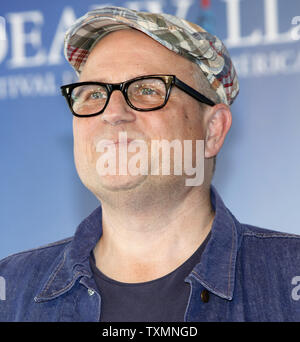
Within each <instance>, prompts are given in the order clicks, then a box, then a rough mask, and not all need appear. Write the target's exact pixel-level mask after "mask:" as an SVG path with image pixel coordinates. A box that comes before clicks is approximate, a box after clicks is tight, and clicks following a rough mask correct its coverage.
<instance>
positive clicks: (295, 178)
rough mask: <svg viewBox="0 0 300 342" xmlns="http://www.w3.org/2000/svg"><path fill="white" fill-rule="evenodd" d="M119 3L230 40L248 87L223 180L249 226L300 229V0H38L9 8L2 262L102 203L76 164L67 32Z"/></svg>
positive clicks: (1, 51) (222, 188)
mask: <svg viewBox="0 0 300 342" xmlns="http://www.w3.org/2000/svg"><path fill="white" fill-rule="evenodd" d="M103 5H117V6H124V7H130V8H133V9H139V10H146V11H153V12H167V13H170V14H176V15H178V16H181V17H184V18H186V19H188V20H190V21H194V22H196V23H198V24H200V25H202V26H204V27H205V28H206V29H207V30H209V31H211V32H212V33H214V34H216V35H218V36H219V37H220V38H221V39H222V40H223V41H224V43H225V44H226V45H227V47H228V49H229V51H230V52H231V55H232V57H233V60H234V62H235V64H236V68H237V71H238V75H239V79H240V86H241V91H240V94H239V96H238V98H237V100H236V102H235V103H234V105H233V106H232V112H233V125H232V128H231V130H230V133H229V135H228V137H227V140H226V142H225V145H224V147H223V149H222V151H221V153H220V154H219V156H218V159H217V169H216V173H215V177H214V181H213V183H214V184H215V186H216V187H217V189H218V190H219V192H220V194H221V195H222V197H223V199H224V201H225V203H226V204H227V206H228V207H229V208H230V209H231V211H232V212H233V213H234V214H235V215H236V217H237V218H238V219H239V220H241V221H242V222H246V223H250V224H254V225H259V226H262V227H266V228H270V229H275V230H281V231H286V232H292V233H298V234H300V224H299V223H298V220H299V209H298V208H299V204H300V177H299V176H300V162H299V147H300V133H299V128H300V110H299V98H300V92H299V90H300V1H299V0H211V1H209V0H206V1H205V0H200V1H199V0H184V1H182V0H151V1H150V0H143V1H113V0H112V1H92V0H85V1H83V0H72V1H71V0H52V1H51V2H48V1H47V2H46V1H43V2H42V1H38V0H27V1H16V0H15V1H6V2H1V5H0V121H1V124H0V142H1V143H0V158H1V161H0V165H1V166H0V182H1V193H0V204H1V205H0V229H1V235H0V258H2V257H4V256H6V255H8V254H11V253H14V252H18V251H22V250H25V249H29V248H34V247H38V246H40V245H42V244H46V243H48V242H53V241H56V240H59V239H62V238H65V237H67V236H70V235H73V233H74V231H75V229H76V227H77V225H78V224H79V223H80V221H81V220H82V219H83V218H84V217H86V216H87V215H88V214H89V213H90V212H91V211H92V210H93V209H94V208H95V207H96V206H97V205H98V202H97V200H96V198H95V197H94V196H93V195H92V194H91V193H89V192H88V190H86V189H85V188H84V186H83V185H82V184H81V182H80V180H79V178H78V176H77V174H76V170H75V166H74V163H73V146H72V143H73V142H72V115H71V113H70V112H69V110H68V108H67V106H66V103H65V102H64V101H65V100H64V99H63V98H62V96H61V95H60V93H59V86H60V85H62V84H64V83H70V82H73V81H75V80H76V77H75V75H74V73H73V72H72V70H71V68H70V67H69V65H68V64H67V62H66V61H65V60H64V57H63V50H62V47H63V35H64V32H65V30H66V28H68V27H69V25H70V24H71V23H72V22H73V21H74V20H75V19H76V18H78V17H80V16H81V15H83V14H85V13H86V12H87V11H88V10H90V9H92V8H95V7H99V6H103Z"/></svg>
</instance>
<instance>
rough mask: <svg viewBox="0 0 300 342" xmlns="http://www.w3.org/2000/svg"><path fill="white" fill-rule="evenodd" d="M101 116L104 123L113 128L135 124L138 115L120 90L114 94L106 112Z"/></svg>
mask: <svg viewBox="0 0 300 342" xmlns="http://www.w3.org/2000/svg"><path fill="white" fill-rule="evenodd" d="M100 116H101V119H102V121H104V122H105V123H108V124H111V125H112V126H116V125H119V124H123V123H126V122H133V121H135V119H136V114H135V113H134V112H133V109H131V108H130V107H129V106H128V104H127V102H126V100H125V98H124V96H123V94H122V92H121V91H119V90H115V91H113V92H112V94H111V96H110V99H109V102H108V104H107V106H106V108H105V111H104V112H103V113H102V114H101V115H100Z"/></svg>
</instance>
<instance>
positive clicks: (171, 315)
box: [90, 233, 210, 322]
mask: <svg viewBox="0 0 300 342" xmlns="http://www.w3.org/2000/svg"><path fill="white" fill-rule="evenodd" d="M209 237H210V233H209V234H208V236H207V237H206V239H205V241H204V242H203V243H202V244H201V246H200V247H199V248H198V249H197V250H196V252H195V253H194V254H193V255H192V256H191V257H190V258H189V259H188V260H186V261H185V262H184V263H183V264H182V265H181V266H179V267H178V268H177V269H176V270H174V271H173V272H171V273H169V274H167V275H165V276H163V277H161V278H158V279H155V280H151V281H147V282H143V283H122V282H119V281H116V280H113V279H111V278H108V277H107V276H106V275H104V274H103V273H102V272H101V271H100V270H99V269H98V268H97V267H96V264H95V258H94V255H93V252H92V253H91V256H90V265H91V269H92V272H93V275H94V279H95V281H96V284H97V287H98V290H99V293H100V295H101V315H100V322H183V321H184V314H185V310H186V307H187V304H188V299H189V295H190V284H189V283H187V282H185V281H184V279H185V278H186V277H187V276H188V275H189V274H190V272H191V271H192V269H193V268H194V266H195V265H196V264H197V263H199V261H200V257H201V254H202V252H203V250H204V248H205V245H206V243H207V241H208V240H209Z"/></svg>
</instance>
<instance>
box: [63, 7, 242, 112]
mask: <svg viewBox="0 0 300 342" xmlns="http://www.w3.org/2000/svg"><path fill="white" fill-rule="evenodd" d="M128 27H131V28H134V29H136V30H139V31H141V32H143V33H145V34H146V35H148V36H149V37H151V38H153V39H154V40H156V41H157V42H159V43H160V44H162V45H163V46H165V47H166V48H168V49H169V50H171V51H174V52H175V53H177V54H179V55H181V56H183V57H185V58H187V59H189V60H190V61H192V62H194V63H196V64H197V65H198V66H199V68H200V69H201V70H202V72H203V74H204V75H205V76H206V78H207V80H208V82H209V83H210V85H211V87H212V89H213V90H214V91H215V92H216V94H217V96H218V98H219V100H220V102H222V103H225V104H227V105H230V104H232V103H233V101H234V99H235V98H236V96H237V94H238V92H239V82H238V78H237V74H236V71H235V68H234V66H233V64H232V61H231V58H230V56H229V53H228V51H227V49H226V47H225V46H224V44H223V43H222V41H221V40H220V39H219V38H217V37H216V36H213V35H212V34H210V33H208V32H207V31H205V30H204V29H203V28H202V27H200V26H198V25H196V24H194V23H191V22H189V21H187V20H184V19H181V18H178V17H175V16H172V15H170V14H163V13H160V14H154V13H148V12H138V11H135V10H130V9H127V8H122V7H115V6H110V7H104V8H99V9H95V10H93V11H90V12H88V13H87V14H86V15H84V16H82V17H81V18H79V19H78V20H76V21H75V23H74V24H73V25H72V26H71V27H70V28H69V29H68V31H67V32H66V35H65V41H64V53H65V57H66V59H67V61H68V62H69V63H70V64H71V66H72V67H73V68H74V69H75V71H76V72H77V74H78V75H79V74H80V72H81V71H82V68H83V66H84V64H85V62H86V60H87V58H88V55H89V53H90V51H91V50H92V48H93V47H94V46H95V44H96V43H97V42H98V41H99V40H100V39H102V38H103V37H104V36H105V35H107V34H108V33H110V32H113V31H117V30H121V29H125V28H128Z"/></svg>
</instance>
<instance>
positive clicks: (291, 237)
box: [241, 224, 300, 247]
mask: <svg viewBox="0 0 300 342" xmlns="http://www.w3.org/2000/svg"><path fill="white" fill-rule="evenodd" d="M241 227H242V236H243V243H246V244H250V243H253V244H255V243H260V244H262V245H282V246H291V247H293V246H298V247H299V245H300V235H297V234H291V233H286V232H283V231H277V230H272V229H266V228H261V227H256V226H252V225H249V224H241Z"/></svg>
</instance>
